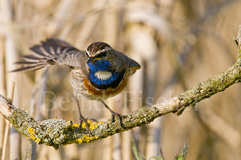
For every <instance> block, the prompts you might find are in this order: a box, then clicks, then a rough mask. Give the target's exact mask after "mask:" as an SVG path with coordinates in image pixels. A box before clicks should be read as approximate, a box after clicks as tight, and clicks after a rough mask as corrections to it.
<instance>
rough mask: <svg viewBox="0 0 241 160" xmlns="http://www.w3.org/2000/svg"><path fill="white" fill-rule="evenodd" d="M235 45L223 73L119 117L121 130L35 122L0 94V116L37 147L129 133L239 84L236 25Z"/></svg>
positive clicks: (240, 33) (109, 125)
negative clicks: (234, 54)
mask: <svg viewBox="0 0 241 160" xmlns="http://www.w3.org/2000/svg"><path fill="white" fill-rule="evenodd" d="M235 42H236V44H237V46H238V56H237V61H236V63H235V64H234V65H233V66H232V67H230V68H229V69H228V70H227V71H225V72H222V73H220V74H218V75H216V76H214V77H213V78H209V79H208V80H207V81H203V82H201V83H199V84H198V85H197V86H195V87H193V88H191V89H189V90H187V91H186V92H184V93H182V94H180V95H179V96H178V97H173V98H170V99H168V100H166V101H165V102H163V103H159V104H155V105H153V106H145V107H141V108H140V109H138V110H136V111H134V112H131V113H129V114H128V115H126V116H125V117H123V118H122V122H123V124H124V126H125V129H123V128H121V127H120V126H119V124H118V120H117V121H116V122H115V123H111V121H110V120H109V121H107V122H101V121H100V122H91V121H88V124H89V129H90V133H88V132H87V130H86V127H85V124H84V123H82V124H81V127H79V124H73V123H72V122H71V121H70V122H66V121H65V120H62V119H48V120H44V121H36V120H34V119H33V118H32V117H31V116H29V115H28V113H27V112H26V111H24V110H23V109H20V108H16V107H14V106H13V105H12V104H11V103H10V101H8V100H7V99H6V98H5V97H3V96H1V95H0V113H1V114H2V115H3V116H4V117H5V118H6V119H7V120H9V122H10V123H12V125H13V127H14V128H15V129H16V130H18V131H19V132H20V133H21V134H22V135H24V136H26V137H27V138H29V139H32V140H34V141H35V142H37V143H38V144H42V143H45V144H46V145H49V146H53V147H54V148H55V149H58V147H59V146H60V145H66V144H71V143H88V142H91V141H94V140H97V139H101V138H105V137H108V136H111V135H113V134H116V133H120V132H123V131H125V130H129V129H131V128H134V127H137V126H142V125H144V124H148V123H150V122H152V121H153V120H154V119H155V118H157V117H160V116H162V115H165V114H168V113H170V112H177V114H178V115H180V114H181V113H182V111H184V110H185V107H187V106H193V105H195V104H196V103H198V102H199V101H201V100H203V99H205V98H209V97H210V96H212V95H214V94H216V93H218V92H221V91H224V90H225V89H226V88H228V87H229V86H231V85H233V84H235V83H238V82H240V81H241V25H240V26H239V31H238V37H237V38H236V39H235Z"/></svg>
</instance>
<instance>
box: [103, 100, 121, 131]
mask: <svg viewBox="0 0 241 160" xmlns="http://www.w3.org/2000/svg"><path fill="white" fill-rule="evenodd" d="M101 103H102V104H103V105H104V106H105V107H106V108H107V109H108V110H109V111H110V112H111V118H112V123H113V122H114V121H115V116H116V117H117V118H118V120H119V124H120V126H121V127H122V128H125V127H124V126H123V124H122V121H121V117H123V115H121V114H119V113H116V112H114V111H112V110H111V109H110V107H109V106H108V105H107V104H105V102H104V101H101Z"/></svg>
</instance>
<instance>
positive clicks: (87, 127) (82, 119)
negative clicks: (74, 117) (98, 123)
mask: <svg viewBox="0 0 241 160" xmlns="http://www.w3.org/2000/svg"><path fill="white" fill-rule="evenodd" d="M75 101H76V103H77V107H78V110H79V119H80V126H79V127H80V128H81V126H82V122H84V123H85V126H86V130H87V132H90V130H89V126H88V123H87V121H86V118H85V117H84V116H83V115H82V113H81V109H80V105H79V100H78V98H77V97H75Z"/></svg>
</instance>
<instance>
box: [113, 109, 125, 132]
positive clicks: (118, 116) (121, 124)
mask: <svg viewBox="0 0 241 160" xmlns="http://www.w3.org/2000/svg"><path fill="white" fill-rule="evenodd" d="M115 116H116V117H117V118H118V121H119V125H120V126H121V128H125V126H124V125H123V123H122V118H123V117H124V116H123V115H122V114H119V113H116V112H113V111H112V112H111V118H112V120H111V122H112V123H114V122H115Z"/></svg>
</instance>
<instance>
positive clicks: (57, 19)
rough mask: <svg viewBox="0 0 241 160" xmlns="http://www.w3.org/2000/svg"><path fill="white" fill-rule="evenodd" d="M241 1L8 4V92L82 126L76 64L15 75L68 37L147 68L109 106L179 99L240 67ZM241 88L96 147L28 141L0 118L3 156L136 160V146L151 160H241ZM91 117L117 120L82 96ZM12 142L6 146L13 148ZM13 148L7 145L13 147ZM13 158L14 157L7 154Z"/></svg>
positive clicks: (1, 88) (1, 75)
mask: <svg viewBox="0 0 241 160" xmlns="http://www.w3.org/2000/svg"><path fill="white" fill-rule="evenodd" d="M240 8H241V1H240V0H195V1H193V0H182V1H181V0H81V1H79V0H41V1H37V0H0V94H2V95H5V96H8V97H9V94H10V86H11V85H12V82H15V91H14V99H13V103H14V104H15V105H16V106H17V107H21V108H24V109H26V110H27V111H28V112H29V113H30V114H32V115H33V117H34V118H36V119H38V120H44V119H49V118H62V119H65V120H68V121H69V120H72V121H73V122H75V123H78V122H79V120H78V116H79V115H78V114H77V108H76V104H75V103H72V102H73V94H72V88H71V86H70V84H69V79H68V76H69V75H68V73H69V69H68V68H66V67H59V66H57V67H56V66H55V67H51V68H49V69H45V70H40V71H37V72H27V73H9V71H11V70H13V69H16V68H17V67H18V66H17V65H14V62H16V61H17V60H19V58H20V56H21V55H26V54H29V53H30V50H29V47H31V46H32V45H34V44H37V43H39V42H40V41H42V40H45V39H46V38H48V37H58V38H60V39H63V40H66V41H68V42H69V43H71V44H73V45H74V46H76V47H77V48H79V49H82V50H85V49H86V48H87V46H88V45H89V44H90V43H92V42H95V41H104V42H107V43H109V44H110V45H111V46H112V47H113V48H115V49H117V50H119V51H122V52H123V53H125V54H127V55H128V56H130V57H132V58H133V59H135V60H136V61H138V62H139V63H140V64H141V65H142V69H141V70H139V71H137V73H136V74H135V75H134V76H133V77H132V78H131V79H130V81H129V84H128V87H127V88H126V89H125V91H124V92H122V93H121V94H120V95H118V96H115V97H113V98H111V99H109V100H107V103H108V104H109V105H110V106H111V108H113V109H114V110H115V111H117V112H119V113H122V114H125V113H128V112H131V111H133V110H136V109H137V108H139V107H141V106H142V105H151V104H155V103H158V102H162V101H165V99H167V98H170V97H173V96H177V95H179V94H180V93H182V92H184V91H185V90H187V89H188V88H190V87H192V86H194V85H195V84H198V83H199V82H201V81H203V80H206V79H207V78H209V77H212V76H213V75H215V74H217V73H219V72H222V71H224V70H226V69H227V68H228V67H229V66H231V65H232V64H233V63H234V62H235V57H236V54H237V48H236V45H235V43H234V42H233V38H234V37H235V36H236V35H237V29H238V25H239V24H240V22H241V17H240V14H241V10H240ZM240 95H241V86H240V85H234V86H232V87H230V88H229V89H228V90H226V91H225V92H223V93H219V94H217V95H215V96H213V97H212V98H210V99H206V100H204V101H202V102H201V103H198V104H197V105H196V106H193V107H190V108H188V109H187V110H185V112H184V113H183V114H182V115H181V116H179V117H177V116H176V115H175V114H168V115H165V116H163V117H161V118H158V119H156V120H155V121H154V122H153V123H151V124H149V125H146V126H143V127H140V128H135V129H132V130H130V131H127V132H124V133H121V134H117V135H114V136H112V137H109V138H105V139H102V140H98V141H95V142H92V143H90V144H81V145H77V144H73V145H68V146H62V147H61V148H60V149H59V150H54V149H53V148H52V147H49V146H45V145H36V144H35V143H34V142H31V141H29V140H27V139H26V138H25V137H22V136H20V135H19V134H18V133H17V132H16V131H15V130H14V129H13V128H11V127H10V130H9V137H8V138H7V136H6V132H7V131H8V126H9V125H8V123H6V122H5V120H4V118H3V117H2V116H0V157H1V156H2V155H4V156H5V157H6V159H10V160H13V159H16V158H17V159H20V157H21V158H22V159H30V158H31V157H32V159H38V160H40V159H41V160H45V159H46V160H47V159H55V160H62V159H64V160H77V159H83V160H92V159H100V160H111V159H115V160H132V159H134V157H133V154H132V151H131V140H132V139H134V141H135V143H136V144H137V147H138V150H139V151H140V152H141V153H142V154H143V156H144V157H151V156H154V155H159V154H160V149H161V150H162V152H163V154H164V157H165V158H166V159H167V160H169V159H173V158H174V157H175V155H176V154H177V153H180V151H181V150H182V149H183V145H184V142H186V143H187V145H188V146H189V152H188V155H187V159H190V160H213V159H215V160H227V159H232V160H236V159H241V152H240V148H241V145H240V144H241V139H240V135H241V125H240V121H241V108H240V104H241V98H240ZM80 101H81V106H82V110H83V112H84V115H85V116H86V117H92V118H95V119H98V120H107V119H109V118H110V113H109V112H108V111H107V110H105V109H104V107H103V106H101V104H100V103H98V102H95V101H88V100H84V99H81V100H80ZM4 140H5V145H4ZM6 142H7V143H6ZM5 151H6V152H5Z"/></svg>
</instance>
